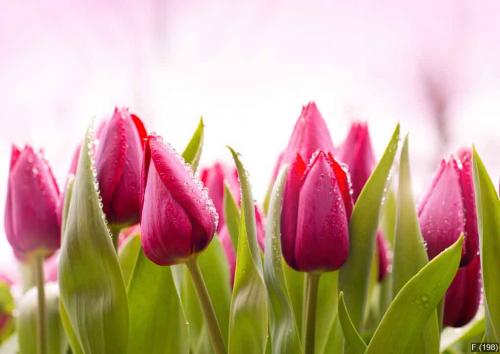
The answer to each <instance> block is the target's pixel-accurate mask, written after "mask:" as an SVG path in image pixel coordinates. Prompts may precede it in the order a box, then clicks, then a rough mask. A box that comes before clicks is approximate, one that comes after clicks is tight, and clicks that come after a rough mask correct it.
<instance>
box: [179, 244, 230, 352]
mask: <svg viewBox="0 0 500 354" xmlns="http://www.w3.org/2000/svg"><path fill="white" fill-rule="evenodd" d="M198 264H199V266H200V270H201V273H202V276H203V280H204V281H205V285H206V287H207V290H208V294H209V296H210V299H211V300H212V304H213V306H214V310H215V314H216V316H217V320H218V322H219V326H220V329H221V332H222V335H223V336H224V341H225V342H226V343H227V334H228V326H229V324H228V323H229V308H230V302H231V289H230V283H229V269H228V268H229V267H228V263H227V260H226V255H225V254H224V250H223V249H222V245H221V243H220V240H219V239H218V238H217V237H214V238H213V239H212V241H211V242H210V244H209V245H208V247H207V249H206V250H204V251H203V252H202V253H200V254H199V255H198ZM182 284H183V289H182V302H183V304H184V310H185V312H186V317H187V320H188V322H189V332H190V337H191V350H192V352H193V353H206V352H207V351H209V352H210V351H211V350H212V344H211V341H210V337H209V336H208V329H207V326H206V321H205V317H204V315H203V311H202V309H201V307H200V303H199V300H198V294H197V292H196V289H195V287H194V284H193V281H192V278H191V276H190V274H189V273H188V272H184V278H183V282H182Z"/></svg>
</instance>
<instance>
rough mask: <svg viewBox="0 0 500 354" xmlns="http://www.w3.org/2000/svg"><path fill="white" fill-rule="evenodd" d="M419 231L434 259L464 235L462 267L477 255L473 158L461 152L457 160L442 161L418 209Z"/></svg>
mask: <svg viewBox="0 0 500 354" xmlns="http://www.w3.org/2000/svg"><path fill="white" fill-rule="evenodd" d="M418 217H419V222H420V228H421V230H422V235H423V237H424V240H425V242H426V243H427V254H428V256H429V258H434V257H435V256H436V255H438V254H439V253H440V252H441V251H443V250H444V249H445V248H447V247H449V246H451V245H452V244H453V243H454V242H455V241H456V240H457V239H458V237H459V236H460V234H461V233H463V234H464V238H465V241H464V245H463V248H462V259H461V266H464V265H466V264H468V263H470V262H471V261H472V259H473V258H474V257H475V256H476V255H477V254H478V249H479V236H478V229H477V216H476V203H475V196H474V184H473V179H472V157H471V153H470V151H463V152H462V153H461V154H460V158H459V159H458V158H455V157H451V158H450V159H449V160H442V161H441V164H440V166H439V170H438V172H437V174H436V175H435V176H434V179H433V180H432V183H431V185H430V187H429V188H428V190H427V192H426V194H425V195H424V198H423V199H422V201H421V203H420V205H419V208H418Z"/></svg>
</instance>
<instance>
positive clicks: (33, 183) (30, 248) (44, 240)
mask: <svg viewBox="0 0 500 354" xmlns="http://www.w3.org/2000/svg"><path fill="white" fill-rule="evenodd" d="M59 194H60V193H59V187H58V186H57V183H56V181H55V179H54V176H53V174H52V171H51V169H50V166H49V164H48V162H47V161H46V160H45V159H44V158H43V157H42V156H41V155H40V154H38V153H35V152H34V151H33V149H32V148H31V147H30V146H26V147H25V148H24V149H23V150H22V151H20V150H19V149H18V148H17V147H15V146H13V147H12V155H11V162H10V172H9V179H8V185H7V203H6V206H5V233H6V235H7V239H8V241H9V243H10V244H11V246H12V248H13V249H14V251H15V252H16V254H18V255H23V256H30V254H31V253H34V252H37V253H43V254H45V255H46V256H47V255H50V254H51V253H53V252H54V251H55V250H56V249H58V248H59V246H60V243H61V231H60V225H59V219H58V203H59ZM23 258H24V257H23Z"/></svg>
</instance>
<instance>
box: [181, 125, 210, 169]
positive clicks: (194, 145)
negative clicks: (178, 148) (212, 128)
mask: <svg viewBox="0 0 500 354" xmlns="http://www.w3.org/2000/svg"><path fill="white" fill-rule="evenodd" d="M204 134H205V126H204V124H203V118H200V122H199V123H198V127H197V128H196V130H195V131H194V134H193V136H192V137H191V140H190V141H189V143H188V145H187V146H186V148H185V149H184V151H183V152H182V157H183V158H184V160H186V162H188V163H189V164H190V165H191V167H192V168H193V171H196V169H197V168H198V164H199V162H200V158H201V152H202V150H203V139H204Z"/></svg>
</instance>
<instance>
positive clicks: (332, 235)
mask: <svg viewBox="0 0 500 354" xmlns="http://www.w3.org/2000/svg"><path fill="white" fill-rule="evenodd" d="M351 211H352V199H351V195H350V193H349V183H348V176H347V173H346V171H345V170H344V169H343V168H342V167H341V166H340V164H339V163H338V162H337V161H336V160H335V159H334V157H333V155H332V154H331V153H325V152H323V151H319V152H318V153H317V154H315V156H314V157H313V159H312V160H311V161H310V162H309V164H306V163H305V162H304V160H303V158H302V157H301V155H300V154H297V155H296V158H295V160H294V161H293V162H292V164H291V166H290V168H289V172H288V175H287V179H286V182H285V189H284V194H283V209H282V214H281V232H282V238H281V246H282V250H283V256H284V258H285V260H286V262H287V263H288V264H289V265H290V266H291V267H292V268H294V269H296V270H299V271H305V272H313V271H331V270H335V269H338V268H340V267H341V266H342V265H343V264H344V262H345V261H346V259H347V256H348V252H349V228H348V222H349V217H350V215H351Z"/></svg>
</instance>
